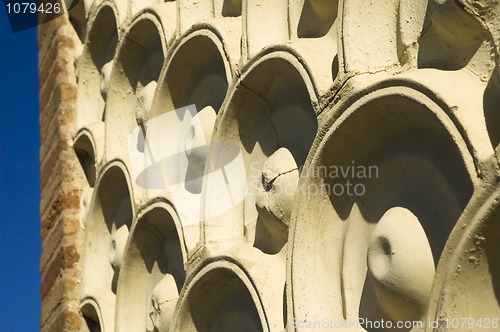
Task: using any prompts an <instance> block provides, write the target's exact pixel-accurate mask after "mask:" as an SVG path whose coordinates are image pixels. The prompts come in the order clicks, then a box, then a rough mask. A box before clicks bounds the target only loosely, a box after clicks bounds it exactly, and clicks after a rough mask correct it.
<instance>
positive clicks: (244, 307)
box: [178, 269, 263, 332]
mask: <svg viewBox="0 0 500 332" xmlns="http://www.w3.org/2000/svg"><path fill="white" fill-rule="evenodd" d="M187 301H188V304H187V307H188V308H185V309H186V310H189V312H188V313H183V314H182V313H181V315H182V316H184V317H186V318H185V319H188V320H191V319H192V322H186V321H185V322H183V324H182V326H180V328H183V330H184V329H186V328H188V327H190V326H191V327H192V326H194V327H195V330H196V331H199V332H211V331H217V332H239V331H247V332H260V331H263V327H262V322H261V320H260V317H259V314H258V312H257V308H256V307H255V303H254V300H253V299H252V296H251V295H250V292H249V291H248V289H247V287H246V286H245V284H244V283H243V281H241V280H240V279H239V278H238V276H237V275H236V274H235V273H234V272H232V271H230V270H227V269H217V270H213V271H211V272H208V273H207V274H206V275H204V276H203V277H202V278H201V279H200V280H199V281H198V282H197V283H196V284H195V285H194V286H193V288H192V289H191V291H190V293H189V295H188V299H187ZM178 330H179V329H178Z"/></svg>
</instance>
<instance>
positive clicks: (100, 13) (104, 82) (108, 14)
mask: <svg viewBox="0 0 500 332" xmlns="http://www.w3.org/2000/svg"><path fill="white" fill-rule="evenodd" d="M79 2H80V3H82V2H83V1H79ZM117 42H118V28H117V12H116V9H115V8H114V7H112V6H110V4H109V3H103V4H102V5H101V6H99V7H97V9H96V11H95V13H92V16H91V19H90V22H89V32H88V36H87V40H86V43H85V45H84V50H83V53H82V56H81V57H80V58H79V59H78V95H77V106H76V109H77V125H78V126H79V127H80V128H81V127H84V126H87V125H89V124H92V123H96V122H100V121H102V120H103V112H104V109H105V103H106V94H107V89H108V86H109V76H110V72H111V67H112V64H113V62H112V60H113V57H114V55H115V51H116V46H117Z"/></svg>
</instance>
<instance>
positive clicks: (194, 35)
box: [152, 29, 232, 116]
mask: <svg viewBox="0 0 500 332" xmlns="http://www.w3.org/2000/svg"><path fill="white" fill-rule="evenodd" d="M231 80H232V73H231V67H230V64H229V61H228V59H227V56H226V51H225V50H224V44H223V41H222V40H221V39H220V38H219V36H218V35H217V34H216V33H214V32H213V31H211V30H207V29H200V30H195V31H193V32H190V33H188V34H187V35H185V36H184V37H183V38H182V39H181V41H180V42H179V43H178V44H177V45H175V46H173V49H171V51H170V53H169V60H168V61H167V62H166V64H165V68H164V70H163V72H162V76H161V82H160V85H159V87H158V95H157V97H156V99H155V101H154V107H153V112H152V116H155V115H159V114H162V113H165V112H169V111H173V110H175V109H177V108H180V107H185V106H188V105H191V104H194V105H195V106H196V108H197V109H198V111H200V110H202V109H203V108H205V107H206V106H210V107H212V108H213V109H214V110H215V111H217V112H218V110H219V109H220V107H221V105H222V102H223V101H224V98H225V96H226V93H227V89H228V86H229V82H230V81H231Z"/></svg>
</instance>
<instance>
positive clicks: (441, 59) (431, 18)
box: [417, 0, 494, 81]
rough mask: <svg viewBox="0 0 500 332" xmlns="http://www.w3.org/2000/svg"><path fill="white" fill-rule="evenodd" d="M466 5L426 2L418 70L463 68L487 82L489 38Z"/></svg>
mask: <svg viewBox="0 0 500 332" xmlns="http://www.w3.org/2000/svg"><path fill="white" fill-rule="evenodd" d="M484 5H485V7H487V6H488V5H487V4H484ZM470 6H471V5H470V4H467V3H463V4H462V3H457V2H455V1H449V0H445V1H438V0H433V1H429V3H428V6H427V10H426V16H425V27H424V30H423V31H422V35H421V37H420V39H419V43H418V44H419V46H418V59H417V66H418V68H436V69H440V70H446V71H454V70H460V69H463V68H467V69H468V70H469V71H471V72H472V73H474V74H475V75H477V76H478V77H479V78H480V79H481V80H483V81H486V80H488V78H489V77H490V75H491V73H492V71H493V69H494V66H493V65H492V64H493V63H494V60H493V53H492V51H493V47H492V45H491V44H492V36H491V33H490V32H489V31H488V29H487V27H486V25H485V24H484V22H482V21H481V19H479V18H478V17H477V15H474V14H472V13H471V8H469V7H470ZM472 10H473V9H472Z"/></svg>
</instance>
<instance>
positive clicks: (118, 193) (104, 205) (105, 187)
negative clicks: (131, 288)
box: [98, 167, 132, 294]
mask: <svg viewBox="0 0 500 332" xmlns="http://www.w3.org/2000/svg"><path fill="white" fill-rule="evenodd" d="M99 185H100V187H99V189H98V190H99V192H98V197H99V202H100V206H101V209H102V215H103V217H104V222H105V224H106V227H107V230H108V232H109V234H110V236H111V237H113V235H114V234H115V233H118V232H117V231H118V230H120V229H124V228H123V227H125V228H126V231H127V232H126V233H127V234H128V230H130V226H131V224H132V202H131V199H130V192H129V190H128V185H127V180H126V178H125V175H124V174H123V172H122V171H121V169H119V168H118V167H113V168H111V169H109V170H108V171H107V172H106V175H105V176H104V177H103V178H102V180H101V181H100V184H99ZM125 241H126V238H122V237H120V238H119V239H118V240H115V239H110V242H111V243H110V257H121V256H122V250H123V249H124V246H125ZM110 259H111V260H113V258H110ZM118 260H119V259H118ZM110 264H111V266H112V268H113V271H114V273H113V277H112V281H111V290H112V291H113V293H115V294H116V289H117V285H118V277H119V266H118V265H117V266H115V263H113V261H110ZM117 264H119V262H118V263H117Z"/></svg>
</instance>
